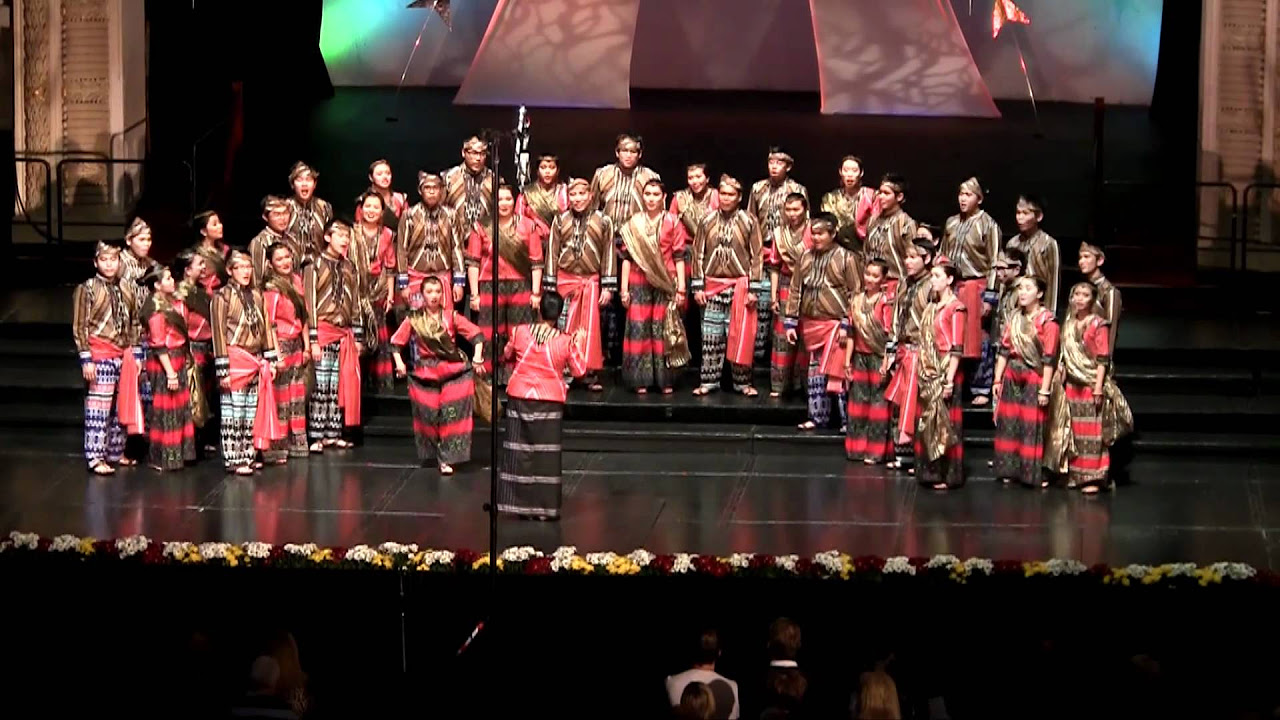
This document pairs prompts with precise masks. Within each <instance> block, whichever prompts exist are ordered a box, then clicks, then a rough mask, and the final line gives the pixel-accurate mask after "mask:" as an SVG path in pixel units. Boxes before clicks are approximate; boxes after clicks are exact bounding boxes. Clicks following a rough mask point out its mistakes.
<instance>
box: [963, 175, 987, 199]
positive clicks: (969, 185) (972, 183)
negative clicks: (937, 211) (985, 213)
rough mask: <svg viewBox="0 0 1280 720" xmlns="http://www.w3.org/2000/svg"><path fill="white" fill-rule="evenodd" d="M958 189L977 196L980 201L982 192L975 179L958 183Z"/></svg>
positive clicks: (979, 184)
mask: <svg viewBox="0 0 1280 720" xmlns="http://www.w3.org/2000/svg"><path fill="white" fill-rule="evenodd" d="M960 189H961V190H964V191H967V192H971V193H973V194H974V195H977V196H978V199H979V200H981V199H982V198H983V195H984V193H983V192H982V183H980V182H978V178H976V177H971V178H969V179H968V180H965V181H964V182H962V183H960Z"/></svg>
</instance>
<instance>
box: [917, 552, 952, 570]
mask: <svg viewBox="0 0 1280 720" xmlns="http://www.w3.org/2000/svg"><path fill="white" fill-rule="evenodd" d="M959 562H960V558H958V557H956V556H955V555H934V556H933V557H931V558H929V562H927V563H925V564H924V566H925V567H926V568H927V569H929V570H933V569H935V568H952V567H955V566H956V563H959Z"/></svg>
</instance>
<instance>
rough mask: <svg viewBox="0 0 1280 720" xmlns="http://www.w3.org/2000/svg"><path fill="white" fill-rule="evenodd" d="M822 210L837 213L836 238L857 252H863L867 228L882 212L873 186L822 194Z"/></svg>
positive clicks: (841, 189) (840, 189)
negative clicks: (850, 191) (848, 191)
mask: <svg viewBox="0 0 1280 720" xmlns="http://www.w3.org/2000/svg"><path fill="white" fill-rule="evenodd" d="M820 210H821V212H824V213H831V214H832V215H835V216H836V220H838V221H839V222H840V224H839V227H838V229H837V231H836V239H837V240H838V241H839V242H840V244H841V245H844V246H845V247H846V248H848V249H850V250H853V251H855V252H862V251H863V247H864V244H865V243H866V240H867V228H868V227H869V226H870V224H871V221H872V220H873V219H875V217H876V216H877V215H879V214H880V200H879V198H878V197H877V196H876V191H875V190H874V189H872V188H869V187H861V186H859V187H858V188H857V189H856V190H854V192H853V194H852V195H850V194H849V193H847V192H845V190H844V188H842V187H841V188H836V189H835V190H832V191H831V192H829V193H827V194H826V195H823V196H822V204H821V206H820ZM870 259H871V258H869V257H868V258H864V260H870ZM886 259H887V258H886Z"/></svg>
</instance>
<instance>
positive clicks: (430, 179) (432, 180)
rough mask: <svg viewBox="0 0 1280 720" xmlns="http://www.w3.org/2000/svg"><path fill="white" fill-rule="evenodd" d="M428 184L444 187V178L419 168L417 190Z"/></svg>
mask: <svg viewBox="0 0 1280 720" xmlns="http://www.w3.org/2000/svg"><path fill="white" fill-rule="evenodd" d="M428 185H435V186H436V187H444V180H441V179H440V176H439V175H437V174H435V173H429V172H426V171H425V170H419V171H418V190H422V188H424V187H427V186H428Z"/></svg>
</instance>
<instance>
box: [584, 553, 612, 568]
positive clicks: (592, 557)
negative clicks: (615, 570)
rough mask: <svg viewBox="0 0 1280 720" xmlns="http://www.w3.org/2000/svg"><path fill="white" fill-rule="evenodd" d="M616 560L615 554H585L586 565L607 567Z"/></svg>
mask: <svg viewBox="0 0 1280 720" xmlns="http://www.w3.org/2000/svg"><path fill="white" fill-rule="evenodd" d="M617 559H618V555H617V553H611V552H603V553H598V552H596V553H587V557H586V561H587V564H588V565H608V564H609V563H611V562H613V561H614V560H617Z"/></svg>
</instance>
